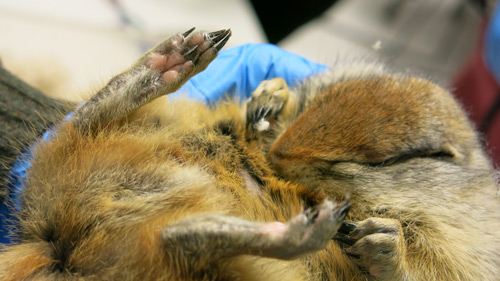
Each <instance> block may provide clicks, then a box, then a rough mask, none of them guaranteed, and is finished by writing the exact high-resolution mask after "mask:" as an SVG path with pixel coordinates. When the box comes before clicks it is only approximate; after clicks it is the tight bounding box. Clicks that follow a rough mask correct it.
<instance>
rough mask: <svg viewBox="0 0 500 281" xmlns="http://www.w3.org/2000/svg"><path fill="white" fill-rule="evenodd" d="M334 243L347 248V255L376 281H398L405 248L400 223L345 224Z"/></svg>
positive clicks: (366, 222)
mask: <svg viewBox="0 0 500 281" xmlns="http://www.w3.org/2000/svg"><path fill="white" fill-rule="evenodd" d="M339 233H344V234H345V235H337V236H336V237H335V240H337V241H340V242H342V243H344V244H346V245H347V246H346V247H345V248H344V250H345V252H346V254H347V255H348V256H350V257H352V258H353V260H354V261H355V262H356V263H357V264H358V265H359V266H360V267H361V268H363V269H364V270H366V271H367V273H368V274H370V275H371V276H372V277H375V279H376V280H399V279H398V278H400V277H401V275H402V273H403V272H402V269H403V268H404V261H405V253H406V246H405V241H404V235H403V230H402V227H401V223H400V222H399V221H398V220H394V219H385V218H369V219H366V220H364V221H361V222H359V223H358V224H357V225H356V224H349V225H348V226H347V227H346V225H345V224H344V225H343V226H342V227H341V229H340V230H339Z"/></svg>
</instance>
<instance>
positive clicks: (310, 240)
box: [261, 199, 351, 259]
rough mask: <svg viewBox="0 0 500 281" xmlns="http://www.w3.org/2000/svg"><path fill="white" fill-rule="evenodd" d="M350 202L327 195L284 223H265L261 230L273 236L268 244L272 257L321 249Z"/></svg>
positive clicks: (294, 256) (294, 254) (343, 215)
mask: <svg viewBox="0 0 500 281" xmlns="http://www.w3.org/2000/svg"><path fill="white" fill-rule="evenodd" d="M350 206H351V204H350V203H349V201H347V200H346V201H343V202H340V203H334V202H332V201H330V200H328V199H327V200H325V201H324V202H323V203H322V204H320V205H318V206H316V207H314V208H311V209H308V210H306V211H304V212H303V213H301V214H299V215H297V216H295V217H293V218H292V219H291V220H290V221H288V222H287V223H286V224H280V223H277V224H280V225H279V227H278V225H276V223H272V224H266V225H265V226H264V227H263V228H262V229H261V231H262V233H266V234H268V235H271V236H273V237H274V238H275V239H273V243H272V244H271V245H272V249H273V252H274V253H275V255H276V257H279V258H283V259H292V258H296V257H298V256H301V255H304V254H307V253H310V252H314V251H318V250H321V249H323V248H324V247H325V246H326V245H327V243H328V242H329V241H330V240H331V237H333V235H335V233H336V232H337V230H338V229H339V228H340V226H341V224H342V221H343V220H344V218H345V217H346V215H347V213H348V212H349V208H350Z"/></svg>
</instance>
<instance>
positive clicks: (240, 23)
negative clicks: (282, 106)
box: [0, 0, 481, 101]
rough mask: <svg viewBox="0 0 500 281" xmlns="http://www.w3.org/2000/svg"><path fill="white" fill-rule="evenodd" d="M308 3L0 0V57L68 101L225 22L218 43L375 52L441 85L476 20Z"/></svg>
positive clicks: (453, 5)
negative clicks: (165, 42)
mask: <svg viewBox="0 0 500 281" xmlns="http://www.w3.org/2000/svg"><path fill="white" fill-rule="evenodd" d="M315 1H317V0H311V1H301V2H310V4H311V5H312V6H311V7H316V10H315V11H312V10H311V11H309V10H307V9H302V10H301V12H298V11H288V10H287V7H284V6H283V5H282V4H274V5H273V4H272V3H274V2H273V1H268V2H271V4H269V3H264V1H248V0H211V1H206V0H182V1H181V0H179V1H168V0H142V1H133V0H37V1H35V0H16V1H12V0H0V34H1V36H2V37H1V39H0V57H1V59H2V61H3V64H4V65H5V66H6V67H7V68H8V69H11V71H13V72H15V73H16V74H18V75H20V76H21V77H22V78H24V79H25V80H28V82H31V83H34V84H35V85H36V86H38V85H40V86H39V87H42V88H43V87H45V88H44V90H45V91H46V92H47V93H48V94H50V95H51V96H54V97H58V98H63V99H69V100H74V101H76V100H79V99H80V96H81V95H82V94H84V93H86V92H89V91H91V90H92V89H96V88H98V87H99V86H100V85H101V84H103V83H104V82H105V81H106V80H107V79H109V78H110V77H111V76H112V75H113V74H116V73H117V72H119V71H121V70H123V69H124V68H126V67H127V66H128V65H130V64H131V63H132V62H134V60H135V59H136V58H137V57H138V56H140V55H141V54H142V53H143V52H144V51H145V50H147V49H148V48H150V47H152V46H153V45H155V44H156V43H158V42H160V41H161V40H162V39H164V38H166V37H168V36H170V35H172V34H175V33H178V32H182V31H185V30H187V29H189V28H191V27H197V28H199V29H205V30H210V31H212V30H218V29H222V28H231V29H232V31H233V36H232V38H231V40H230V41H229V43H228V44H227V47H231V46H236V45H240V44H244V43H249V42H254V43H259V42H268V41H271V42H274V43H277V44H278V45H279V46H281V47H282V48H284V49H286V50H289V51H292V52H294V53H297V54H300V55H303V56H305V57H307V58H309V59H311V60H314V61H317V62H320V63H324V64H332V63H333V62H334V61H335V60H336V59H338V58H344V57H370V56H377V57H382V58H383V60H385V61H387V62H389V63H393V64H396V65H398V66H400V67H403V68H410V69H413V70H414V71H416V72H420V73H423V74H425V75H426V76H428V77H432V79H433V80H435V81H440V82H441V83H443V84H445V85H446V84H447V83H448V81H450V78H451V77H453V76H454V74H455V73H456V72H457V70H458V68H459V67H460V65H462V64H463V63H464V61H465V59H466V58H467V57H468V55H469V53H470V52H471V50H472V49H473V46H474V44H475V41H476V37H477V30H478V26H479V24H480V21H481V12H480V9H479V8H478V7H477V6H476V5H475V4H474V3H473V2H474V1H465V0H439V1H436V0H418V1H410V0H343V1H317V3H316V2H315ZM277 2H280V1H277ZM277 2H276V3H277ZM293 2H294V1H291V2H289V3H293ZM286 3H288V2H286ZM280 5H281V6H280ZM289 5H292V4H289ZM308 11H309V12H308ZM314 13H316V17H315V18H314V19H312V20H311V21H308V22H307V20H304V19H302V18H300V16H301V15H305V14H314ZM295 19H297V20H295ZM292 22H306V23H305V24H304V25H302V26H299V27H298V28H297V29H294V30H292V29H293V28H295V25H294V24H292ZM279 26H284V27H289V28H288V29H289V30H285V31H283V32H281V33H280V31H276V30H273V29H272V28H273V27H279ZM289 32H291V33H289ZM288 33H289V34H288ZM45 80H48V81H53V80H59V81H60V83H55V84H54V83H46V84H44V81H45Z"/></svg>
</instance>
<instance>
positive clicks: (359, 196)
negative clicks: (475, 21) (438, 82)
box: [0, 31, 500, 280]
mask: <svg viewBox="0 0 500 281" xmlns="http://www.w3.org/2000/svg"><path fill="white" fill-rule="evenodd" d="M190 32H191V31H190ZM190 32H187V33H186V34H184V35H177V36H174V37H172V38H170V39H169V40H167V41H165V42H164V43H162V44H160V45H159V46H158V47H156V48H155V49H153V50H152V51H151V52H149V53H147V54H146V55H145V56H144V57H143V58H141V59H140V60H139V62H138V63H137V64H136V65H134V66H133V67H132V68H131V69H130V70H128V71H126V72H124V73H123V74H120V75H118V76H117V77H115V78H114V79H113V80H112V81H110V83H109V84H108V85H107V86H106V87H105V88H104V89H102V90H101V91H99V92H98V93H97V94H96V95H95V96H94V97H93V98H92V99H90V100H89V101H88V102H87V103H85V104H84V105H82V106H80V107H79V108H77V109H76V110H75V113H74V115H73V116H72V117H71V119H70V120H66V121H64V122H62V123H61V124H60V125H59V126H57V127H56V128H55V129H54V132H53V134H52V137H51V138H50V139H49V140H48V141H41V142H40V143H38V144H37V146H36V151H35V152H36V153H35V154H34V158H33V161H32V168H31V169H30V170H29V172H28V177H27V181H26V183H25V190H24V191H23V196H22V211H21V213H20V214H19V219H20V221H19V225H18V233H19V234H20V241H19V242H18V243H14V244H13V245H10V246H7V247H5V248H4V249H2V251H1V252H0V280H370V278H377V279H376V280H496V278H497V277H498V276H499V275H498V273H499V272H498V271H499V264H498V261H499V260H500V254H499V249H500V247H499V245H500V244H499V239H498V236H499V235H498V234H497V233H496V229H498V228H495V227H497V226H498V224H499V221H498V200H497V199H496V198H495V194H494V192H495V183H494V181H493V178H492V174H493V173H492V170H491V168H490V166H489V163H488V161H487V158H486V157H485V156H484V154H483V153H482V150H481V148H480V145H479V143H478V142H477V139H476V136H475V134H474V132H473V131H472V129H471V128H470V125H469V124H468V122H467V120H466V118H465V117H464V115H463V113H462V111H461V109H460V108H459V107H456V106H455V103H454V101H453V100H452V99H451V98H449V97H448V98H447V99H449V100H450V101H451V103H452V105H450V106H451V109H446V110H447V111H446V112H451V113H454V114H456V116H454V117H453V119H450V120H452V121H450V122H452V123H450V124H448V123H445V124H444V123H443V124H442V126H443V129H442V130H440V131H444V132H445V133H446V132H451V133H450V134H444V135H438V136H436V137H435V138H436V140H437V143H440V142H439V139H443V138H445V140H446V141H445V143H448V144H449V146H439V145H438V146H437V147H434V146H432V147H433V148H436V151H432V153H430V154H425V155H424V154H422V155H420V154H419V155H416V154H412V153H409V154H408V153H406V151H405V154H404V159H402V158H401V159H400V158H398V156H399V155H400V154H399V153H400V152H401V147H402V146H398V144H399V143H400V142H404V141H400V140H401V139H402V136H404V137H406V138H408V139H409V140H410V141H408V143H410V144H411V143H412V141H411V139H412V138H413V137H415V143H418V144H420V143H431V144H434V142H433V139H432V138H433V136H434V135H433V134H430V133H429V132H430V131H426V130H425V128H424V129H423V131H422V132H423V133H422V134H416V135H415V136H414V135H411V134H409V133H410V132H411V130H407V128H406V127H405V128H406V129H404V130H402V131H401V133H400V134H399V135H398V134H397V133H394V134H393V131H395V132H399V131H398V124H405V125H404V126H408V128H411V127H412V126H413V123H411V122H417V123H418V122H420V119H421V118H424V117H425V116H428V117H433V116H435V115H436V116H437V117H436V118H437V119H439V118H441V119H443V118H444V119H446V118H447V117H444V114H443V113H441V111H440V110H441V108H442V107H443V106H444V107H446V106H447V105H443V104H437V105H436V107H437V109H436V108H432V107H429V104H426V105H422V107H420V108H417V107H415V106H411V108H412V109H415V112H408V113H407V114H408V116H409V117H408V118H407V119H405V118H403V119H402V120H403V121H402V122H400V120H393V123H391V124H393V125H391V126H385V127H384V124H383V123H374V124H372V123H371V121H369V120H367V119H366V118H367V116H366V115H363V113H366V112H370V111H363V110H361V111H360V112H356V113H352V114H353V115H351V116H350V115H349V114H348V113H346V114H347V115H345V116H340V117H338V116H335V112H337V113H338V112H343V111H346V110H352V109H354V108H352V107H349V106H347V107H341V105H342V104H345V105H347V104H349V101H348V100H349V99H353V100H358V99H359V102H360V106H364V105H363V101H362V99H366V100H365V101H364V102H367V101H368V100H369V99H372V100H370V101H369V102H368V103H369V104H374V102H373V100H374V99H375V98H374V97H373V96H370V95H368V94H367V93H366V91H367V89H373V87H372V86H374V85H375V86H376V85H382V86H380V87H382V88H383V87H384V85H385V86H387V85H386V84H387V81H389V82H390V83H389V87H388V88H391V86H390V85H393V86H392V89H393V90H394V91H396V92H398V91H399V90H398V89H399V88H398V87H399V86H398V87H395V86H394V85H400V84H404V83H406V84H407V85H413V84H416V85H420V84H419V83H424V84H425V85H427V86H426V87H431V88H432V89H438V88H436V87H435V86H433V85H432V84H429V83H428V82H425V81H423V80H418V79H414V80H412V79H407V78H397V77H393V76H380V75H379V74H380V73H381V72H380V71H379V70H380V69H378V68H377V67H374V68H373V69H371V68H369V67H368V68H363V69H362V70H353V71H350V70H349V71H345V72H342V71H341V72H342V73H343V74H346V73H351V74H353V75H350V74H349V75H347V76H349V77H354V78H356V77H357V78H356V79H361V80H363V79H365V78H366V75H365V74H363V71H365V72H366V73H368V74H370V77H371V76H373V75H374V73H375V74H377V75H374V76H373V77H372V78H370V79H369V81H368V82H366V81H365V82H360V83H355V82H349V81H351V79H347V80H349V81H347V80H346V79H343V78H342V79H339V77H340V76H339V77H337V76H338V75H337V74H335V73H333V72H329V73H326V74H323V75H320V76H317V77H314V78H311V80H309V81H306V82H305V83H304V84H303V85H302V86H299V87H298V88H296V89H294V90H292V92H291V93H290V92H288V88H287V87H286V85H284V84H282V82H281V80H271V81H268V82H266V83H263V85H262V87H259V89H257V90H256V92H255V93H254V96H253V98H252V100H251V101H250V102H249V103H248V106H247V107H246V108H243V109H242V108H241V107H240V106H239V105H237V104H236V103H230V102H229V103H223V104H220V105H219V106H216V107H215V108H208V107H206V106H204V105H201V104H199V103H196V102H193V101H185V100H179V101H175V102H174V101H170V102H167V101H166V99H165V98H164V97H161V96H162V95H166V94H169V93H171V92H173V91H175V89H177V88H178V87H180V85H181V84H182V83H184V82H185V81H186V80H187V79H188V78H189V77H191V76H192V75H194V74H196V73H198V72H199V71H201V70H202V69H204V68H205V67H206V65H208V63H209V62H210V61H211V60H212V59H213V58H214V57H215V55H216V51H217V50H218V49H220V48H221V45H223V43H225V40H227V37H228V36H229V35H228V34H229V32H228V31H220V32H214V33H209V34H204V33H195V34H193V35H192V36H191V37H187V35H188V34H189V33H190ZM193 46H196V48H193ZM339 69H340V68H339ZM339 71H340V70H339ZM341 76H342V75H341ZM347 76H345V77H347ZM342 77H344V76H342ZM345 77H344V78H345ZM397 79H402V80H397ZM352 81H353V80H352ZM363 81H364V80H363ZM337 83H340V84H337ZM342 83H347V84H342ZM349 83H353V84H349ZM406 84H405V85H406ZM276 85H277V86H276ZM339 85H340V86H339ZM365 86H366V89H365V88H363V87H365ZM339 87H340V88H339ZM375 88H376V87H375ZM386 88H387V87H386ZM424 88H425V87H424ZM338 89H341V91H338ZM351 89H359V90H356V91H354V93H352V94H351V95H350V96H346V97H347V98H346V100H345V101H344V100H343V99H344V98H340V101H341V102H339V98H338V96H341V94H344V93H345V92H349V91H351ZM383 89H385V88H383ZM405 89H406V88H405ZM408 89H413V88H412V87H410V88H408ZM416 89H417V90H418V89H421V87H420V86H418V87H417V88H416ZM274 92H276V93H277V95H274V97H275V98H266V95H268V94H271V96H273V95H272V94H273V93H274ZM407 92H408V95H411V94H412V92H411V91H407ZM370 93H371V94H372V95H373V93H372V92H370ZM316 95H319V97H318V99H315V96H316ZM446 95H447V94H446ZM432 96H433V94H432V93H431V94H430V98H432ZM259 97H260V98H259ZM394 97H395V98H396V97H398V95H394ZM415 97H416V98H417V99H419V98H420V97H419V96H418V95H416V96H415ZM410 99H411V97H410ZM388 103H389V104H390V106H391V107H388V109H387V110H385V111H384V110H381V111H380V112H382V113H381V116H383V117H384V118H385V117H387V116H389V115H391V114H392V115H391V116H389V117H388V118H389V119H391V120H392V119H394V118H396V117H397V116H399V113H397V112H395V113H390V111H391V110H392V109H397V108H401V107H400V104H399V102H398V101H397V99H394V100H393V101H391V100H388ZM355 104H357V102H356V103H355ZM410 104H411V103H410ZM325 106H326V107H327V109H326V111H322V110H323V107H325ZM269 107H271V109H270V110H262V109H266V108H269ZM355 107H357V106H355ZM334 108H335V109H334ZM377 108H379V109H380V106H374V107H373V109H374V113H373V114H377V113H376V112H379V111H377V110H375V109H377ZM402 108H408V107H405V106H403V107H402ZM358 109H362V108H358ZM245 110H246V114H247V116H246V117H245ZM420 110H423V111H424V113H423V114H419V112H420ZM435 110H437V111H435ZM259 112H260V113H259ZM263 112H264V113H265V112H267V113H265V114H262V113H263ZM317 114H319V116H316V115H317ZM331 114H333V115H331ZM339 114H340V113H339ZM330 115H331V116H330ZM371 115H372V114H370V116H371ZM322 116H323V117H325V118H323V117H322ZM322 118H323V119H322ZM332 118H333V119H332ZM349 118H350V119H349ZM353 118H354V119H353ZM262 119H264V121H266V122H269V126H256V124H257V123H258V122H260V121H261V120H262ZM431 119H432V118H431ZM326 120H342V122H343V123H341V124H343V125H342V126H345V128H344V127H342V126H340V127H339V126H336V124H335V123H331V124H330V123H329V122H330V121H328V122H327V121H326ZM447 120H448V119H447ZM308 121H311V122H308ZM408 122H409V123H408ZM349 123H350V124H349ZM423 124H427V123H423ZM429 124H431V125H434V124H435V123H432V122H431V123H429ZM317 125H319V127H318V126H317ZM326 125H328V126H326ZM455 125H456V126H457V127H453V126H455ZM370 126H372V127H373V126H374V129H372V130H370ZM377 126H378V127H377ZM404 126H403V127H404ZM422 126H423V125H422ZM255 128H258V129H255ZM338 128H340V129H338ZM359 128H361V129H362V130H361V131H360V129H359ZM456 128H459V129H460V131H458V132H457V131H455V130H456ZM350 129H352V132H351V133H352V134H354V135H353V136H351V135H349V132H350ZM377 130H382V131H380V132H378V131H377ZM384 130H385V131H384ZM307 132H311V133H310V134H308V133H307ZM370 132H373V133H374V136H373V139H370V138H367V137H368V136H369V133H370ZM382 132H386V134H384V133H382ZM381 133H382V134H381ZM363 134H366V136H365V135H363ZM359 136H361V137H359ZM377 136H381V137H380V138H378V137H377ZM391 136H392V138H391ZM296 137H297V138H300V139H296ZM349 137H351V138H352V139H351V140H352V141H349V140H348V139H347V138H349ZM455 137H456V138H455ZM429 138H430V139H429ZM358 139H363V140H364V139H366V140H367V141H369V142H368V143H367V144H364V143H359V144H358V143H356V141H357V140H358ZM431 139H432V140H431ZM462 139H464V141H462ZM296 140H298V141H297V142H295V141H296ZM336 140H342V142H341V144H342V145H337V144H335V143H336ZM380 140H385V141H384V142H380ZM405 143H406V142H405ZM302 144H305V145H306V146H307V149H306V148H304V147H303V146H302ZM368 144H373V145H372V146H369V145H368ZM440 144H441V143H440ZM457 144H458V146H456V145H457ZM353 145H354V146H353ZM363 145H365V146H363ZM366 145H368V146H366ZM351 146H352V147H351ZM404 147H410V148H411V147H412V146H411V145H407V146H404ZM415 147H417V146H415ZM442 147H446V148H447V150H441V148H442ZM349 148H352V149H351V150H350V149H349ZM409 151H411V150H409ZM268 152H269V153H268ZM365 152H366V153H365ZM419 152H423V151H419ZM267 154H268V155H267ZM337 155H342V157H340V158H339V157H337ZM387 155H390V156H391V159H392V158H394V157H396V158H395V159H398V161H396V162H395V163H396V164H398V165H400V164H401V163H403V164H404V163H406V164H405V165H406V166H404V168H401V169H394V167H396V166H392V165H388V163H383V164H380V163H381V162H384V161H386V160H387V159H385V158H384V157H386V156H387ZM266 156H267V159H266ZM336 157H337V158H336ZM446 157H450V158H446ZM454 157H459V158H457V159H458V160H456V161H455V160H454V159H455V158H454ZM427 158H428V159H427ZM437 158H439V159H437ZM421 159H427V160H429V161H428V162H421ZM450 159H452V160H453V161H452V160H450ZM400 160H401V161H400ZM417 160H418V161H417ZM422 161H423V160H422ZM339 163H340V165H341V166H338V164H339ZM412 163H414V165H412ZM270 164H271V165H270ZM390 164H392V163H390ZM352 165H355V167H352ZM332 167H334V169H332ZM339 167H340V168H339ZM397 167H400V166H397ZM318 171H319V172H320V173H319V174H318ZM353 171H356V173H354V172H353ZM283 178H285V179H286V180H290V181H285V180H283ZM293 182H296V183H293ZM424 183H425V184H424ZM322 190H324V191H325V192H326V193H327V194H328V195H330V197H332V198H339V199H340V198H342V197H349V196H346V195H345V194H346V193H349V194H350V198H351V199H350V201H351V202H352V205H353V209H352V211H351V215H350V216H348V220H353V221H359V220H364V219H367V218H371V217H375V219H372V220H365V221H362V222H360V223H359V224H358V226H357V227H354V226H353V225H351V226H350V229H349V227H347V228H348V229H347V230H346V229H345V228H344V229H343V228H340V227H341V222H342V219H343V218H344V217H345V215H346V213H347V210H348V209H349V206H350V204H349V203H348V202H347V201H343V202H342V203H339V204H334V203H332V202H330V201H329V200H325V202H323V203H321V202H322V201H323V199H324V196H323V191H322ZM481 200H483V201H484V202H481ZM320 203H321V204H320ZM308 207H313V208H312V209H308V210H307V211H305V212H303V213H301V212H302V211H303V209H304V208H308ZM379 217H382V218H389V219H395V220H384V219H382V220H381V219H379ZM494 220H496V221H494ZM287 221H288V222H287ZM395 221H398V222H399V223H401V224H403V227H402V228H401V226H398V224H397V223H394V222H395ZM370 225H374V226H380V225H382V226H384V227H382V228H380V227H379V228H375V229H374V228H370ZM339 228H340V230H339ZM422 229H424V230H422ZM426 229H427V230H428V231H426ZM337 230H339V232H340V233H342V235H338V236H337V239H338V240H340V241H343V242H347V243H348V244H349V243H350V244H352V243H353V242H356V241H357V242H356V244H354V246H352V248H351V247H347V246H345V245H344V244H343V243H340V245H339V244H338V242H334V241H330V239H331V238H333V236H334V235H335V233H336V232H337ZM377 232H381V233H377ZM403 232H404V235H405V236H404V238H407V240H406V241H404V240H402V239H399V238H401V237H400V236H402V235H403ZM377 235H378V236H377ZM380 235H382V236H383V235H385V236H383V237H381V238H380V239H381V240H380V239H379V240H377V239H374V240H373V241H372V242H377V241H392V242H393V243H392V242H391V243H392V244H391V243H389V244H387V243H386V244H384V245H383V246H380V245H374V244H372V247H370V249H373V250H374V251H379V252H382V254H383V255H385V257H389V258H387V260H384V261H386V262H382V263H381V262H380V261H378V260H375V261H367V259H366V253H367V252H365V251H364V250H363V248H360V249H356V245H358V246H359V245H364V244H363V243H364V242H366V241H365V240H367V239H365V238H367V237H370V236H371V237H375V236H376V237H375V238H379V236H380ZM386 236H387V237H388V239H387V237H386ZM363 237H364V238H363ZM349 238H351V240H349ZM353 239H355V240H353ZM363 239H364V240H363ZM408 239H409V240H408ZM329 241H330V242H329ZM349 241H350V242H349ZM467 242H468V243H467ZM457 243H467V244H466V245H464V244H457ZM405 245H406V246H405ZM429 246H430V247H431V248H429ZM345 251H347V252H348V254H349V255H347V254H346V253H345ZM372 256H373V257H375V256H376V255H372ZM416 257H418V258H416ZM387 261H389V262H387ZM370 262H371V263H370ZM412 262H414V264H412ZM464 262H466V263H465V264H464ZM495 274H496V275H495ZM474 278H475V279H474Z"/></svg>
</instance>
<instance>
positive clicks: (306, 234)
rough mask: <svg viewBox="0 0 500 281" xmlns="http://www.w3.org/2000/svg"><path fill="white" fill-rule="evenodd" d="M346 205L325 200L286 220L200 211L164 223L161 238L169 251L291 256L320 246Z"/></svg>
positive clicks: (219, 255)
mask: <svg viewBox="0 0 500 281" xmlns="http://www.w3.org/2000/svg"><path fill="white" fill-rule="evenodd" d="M349 207H350V203H349V202H348V201H343V202H341V203H338V204H336V203H333V202H331V201H329V200H325V201H324V202H323V203H322V204H320V205H318V206H316V207H315V208H314V209H309V210H306V211H305V212H303V213H302V214H299V215H297V216H295V217H293V218H292V219H291V220H290V221H288V222H287V223H281V222H270V223H259V222H251V221H247V220H244V219H241V218H236V217H229V216H224V215H217V214H211V215H201V216H196V217H191V218H187V219H184V220H182V221H179V222H177V223H175V224H172V225H169V226H167V227H166V228H165V229H164V230H163V232H162V240H163V245H164V247H165V249H166V252H167V253H169V254H170V255H180V256H184V257H188V256H189V257H191V258H192V256H195V257H201V256H210V257H212V258H225V257H231V256H238V255H256V256H263V257H272V258H279V259H293V258H297V257H300V256H302V255H305V254H307V253H311V252H314V251H317V250H321V249H323V248H324V247H325V246H326V244H327V243H328V241H329V240H331V238H332V237H333V236H334V235H335V233H336V232H337V230H338V229H339V228H340V226H341V224H342V220H343V219H344V218H345V216H346V215H347V212H348V211H349ZM178 257H179V256H177V258H178Z"/></svg>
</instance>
